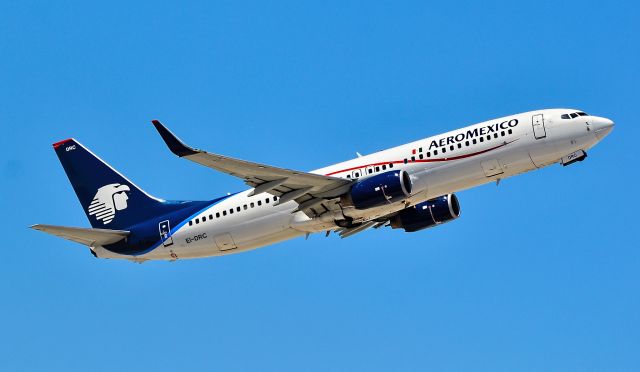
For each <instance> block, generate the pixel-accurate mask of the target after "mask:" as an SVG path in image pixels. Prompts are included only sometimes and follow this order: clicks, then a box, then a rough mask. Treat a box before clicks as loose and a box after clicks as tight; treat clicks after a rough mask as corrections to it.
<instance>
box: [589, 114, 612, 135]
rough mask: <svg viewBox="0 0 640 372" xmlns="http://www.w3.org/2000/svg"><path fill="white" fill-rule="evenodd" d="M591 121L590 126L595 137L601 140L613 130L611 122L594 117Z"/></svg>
mask: <svg viewBox="0 0 640 372" xmlns="http://www.w3.org/2000/svg"><path fill="white" fill-rule="evenodd" d="M593 119H594V120H593V125H592V126H593V130H594V133H595V135H596V137H598V138H599V139H603V138H604V137H606V136H607V135H608V134H609V133H611V130H612V129H613V121H611V120H609V119H607V118H601V117H594V118H593Z"/></svg>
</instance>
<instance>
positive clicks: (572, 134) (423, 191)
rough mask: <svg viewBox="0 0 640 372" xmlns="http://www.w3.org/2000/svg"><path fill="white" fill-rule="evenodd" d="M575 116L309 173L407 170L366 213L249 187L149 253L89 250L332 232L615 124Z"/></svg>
mask: <svg viewBox="0 0 640 372" xmlns="http://www.w3.org/2000/svg"><path fill="white" fill-rule="evenodd" d="M578 113H579V110H571V109H550V110H540V111H531V112H526V113H522V114H517V115H510V116H506V117H503V118H499V119H494V120H489V121H485V122H482V123H478V124H474V125H471V126H468V127H465V128H462V129H457V130H454V131H451V132H447V133H443V134H440V135H436V136H432V137H428V138H424V139H421V140H418V141H415V142H411V143H408V144H404V145H400V146H397V147H393V148H390V149H387V150H383V151H378V152H376V153H373V154H369V155H366V156H361V157H357V158H355V159H351V160H348V161H345V162H342V163H339V164H334V165H331V166H328V167H325V168H322V169H317V170H315V171H312V172H311V173H315V174H321V175H327V176H333V177H340V178H344V179H351V180H358V179H364V178H366V177H371V176H374V175H376V174H380V173H384V172H388V171H390V170H404V171H406V172H407V173H408V174H409V175H410V178H411V182H412V185H413V188H412V189H413V190H412V193H411V195H410V196H409V197H408V198H406V199H405V200H402V201H400V202H394V203H389V204H386V205H383V206H379V207H374V208H368V209H356V208H354V207H353V206H349V205H348V203H345V204H344V206H343V208H342V209H341V210H340V211H331V212H327V213H325V214H323V215H321V216H320V217H316V218H310V217H308V216H307V215H306V214H304V213H303V212H301V211H298V212H296V209H297V208H298V203H296V202H295V201H288V202H284V203H279V201H278V197H276V196H273V195H271V194H268V193H260V194H257V195H253V196H249V195H250V194H251V193H252V190H253V189H249V190H246V191H243V192H240V193H237V194H233V195H229V196H228V197H224V198H221V199H219V200H217V201H215V202H214V203H213V204H212V205H209V206H207V207H205V208H204V209H202V210H200V211H198V212H197V213H194V214H193V215H192V216H191V217H189V218H188V219H186V220H185V221H184V222H182V223H180V224H179V225H178V226H167V224H168V222H165V225H164V226H160V227H159V229H160V230H163V229H164V230H165V236H164V238H163V239H162V241H161V242H160V243H159V244H158V245H157V246H155V247H153V248H152V249H150V250H148V251H147V252H144V253H142V254H138V255H135V256H130V255H122V254H117V253H114V252H111V251H109V250H107V249H105V248H103V247H96V248H94V252H95V253H96V254H97V256H98V257H105V258H127V259H133V260H137V261H144V260H157V259H160V260H175V259H182V258H197V257H208V256H220V255H226V254H232V253H238V252H242V251H246V250H250V249H255V248H259V247H263V246H266V245H269V244H273V243H277V242H280V241H283V240H287V239H291V238H295V237H299V236H304V235H306V234H308V233H316V232H323V231H329V230H334V229H336V228H338V226H337V225H336V221H339V220H345V219H347V220H349V221H350V222H351V223H353V224H358V223H363V222H366V221H371V220H373V219H376V218H379V217H383V216H386V215H389V214H391V213H394V212H397V211H400V210H402V209H404V208H407V206H410V205H415V204H417V203H420V202H423V201H426V200H429V199H432V198H435V197H438V196H441V195H446V194H450V193H454V192H457V191H460V190H464V189H468V188H471V187H475V186H478V185H482V184H485V183H489V182H495V181H499V180H501V179H504V178H507V177H511V176H514V175H517V174H521V173H524V172H528V171H531V170H535V169H539V168H542V167H545V166H548V165H550V164H554V163H558V162H560V163H564V164H566V163H570V162H572V161H573V160H576V159H578V158H580V157H584V156H586V154H585V153H584V151H586V150H588V149H590V148H591V147H592V146H594V145H595V144H596V143H597V142H599V141H600V140H601V139H602V138H604V136H606V135H607V134H608V133H609V131H610V130H611V126H612V122H611V121H610V120H608V119H605V118H600V117H595V116H585V115H577V114H578ZM580 114H582V113H580ZM563 116H565V117H568V118H563ZM572 116H575V117H572ZM162 222H163V221H161V220H160V219H159V221H158V223H159V224H161V223H162ZM167 232H168V234H167ZM159 233H160V234H161V233H162V231H159Z"/></svg>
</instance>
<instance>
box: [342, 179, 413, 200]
mask: <svg viewBox="0 0 640 372" xmlns="http://www.w3.org/2000/svg"><path fill="white" fill-rule="evenodd" d="M410 195H411V178H410V177H409V174H408V173H407V172H405V171H403V170H397V171H390V172H385V173H381V174H377V175H375V176H372V177H369V178H365V179H363V180H360V181H358V182H357V183H356V184H355V185H353V186H352V187H351V190H350V191H349V193H348V194H346V195H345V196H343V197H342V199H341V201H342V203H343V204H344V205H352V206H354V207H355V208H356V209H367V208H372V207H378V206H381V205H385V204H390V203H394V202H397V201H400V200H403V199H405V198H407V197H409V196H410Z"/></svg>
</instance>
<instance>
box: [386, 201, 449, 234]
mask: <svg viewBox="0 0 640 372" xmlns="http://www.w3.org/2000/svg"><path fill="white" fill-rule="evenodd" d="M458 217H460V203H458V197H457V196H455V194H448V195H444V196H439V197H437V198H434V199H431V200H427V201H425V202H422V203H419V204H416V205H415V206H413V207H409V208H407V209H403V210H402V211H400V212H399V213H398V214H397V215H395V216H393V217H392V218H391V220H390V222H391V227H392V228H394V229H404V231H405V232H414V231H420V230H422V229H426V228H429V227H433V226H437V225H440V224H443V223H445V222H449V221H452V220H455V219H456V218H458Z"/></svg>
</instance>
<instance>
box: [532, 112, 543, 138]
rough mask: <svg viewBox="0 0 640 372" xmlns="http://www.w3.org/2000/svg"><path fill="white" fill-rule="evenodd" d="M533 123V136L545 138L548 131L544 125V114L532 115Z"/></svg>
mask: <svg viewBox="0 0 640 372" xmlns="http://www.w3.org/2000/svg"><path fill="white" fill-rule="evenodd" d="M531 124H532V125H533V136H534V137H535V138H536V139H541V138H545V137H546V136H547V131H546V129H545V127H544V117H543V116H542V114H538V115H533V116H532V117H531Z"/></svg>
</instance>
